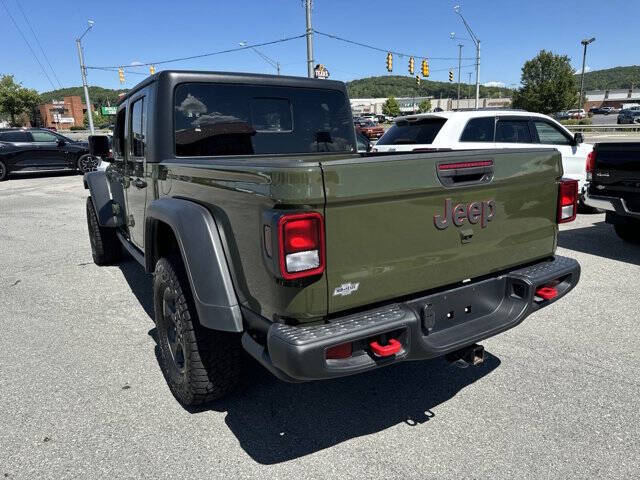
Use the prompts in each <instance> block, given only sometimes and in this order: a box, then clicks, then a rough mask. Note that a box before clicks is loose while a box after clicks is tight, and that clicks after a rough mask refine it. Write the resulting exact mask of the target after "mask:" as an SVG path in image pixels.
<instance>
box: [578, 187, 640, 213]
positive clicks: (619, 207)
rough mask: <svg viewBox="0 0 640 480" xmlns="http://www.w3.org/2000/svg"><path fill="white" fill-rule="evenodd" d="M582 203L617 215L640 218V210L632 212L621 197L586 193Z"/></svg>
mask: <svg viewBox="0 0 640 480" xmlns="http://www.w3.org/2000/svg"><path fill="white" fill-rule="evenodd" d="M584 203H585V204H586V205H589V206H590V207H594V208H599V209H601V210H607V211H609V212H616V213H617V214H618V215H623V216H626V217H633V218H640V212H633V211H631V210H629V207H628V206H627V204H626V202H625V201H624V199H623V198H619V197H603V196H599V195H598V196H596V195H589V194H588V193H587V194H586V195H585V197H584Z"/></svg>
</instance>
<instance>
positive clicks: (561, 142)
mask: <svg viewBox="0 0 640 480" xmlns="http://www.w3.org/2000/svg"><path fill="white" fill-rule="evenodd" d="M531 147H543V148H553V149H556V150H558V151H559V152H560V153H561V154H562V166H563V169H564V175H565V176H566V177H568V178H573V179H575V180H577V181H578V183H579V187H580V192H581V195H582V194H583V193H584V188H585V185H586V172H585V162H586V159H587V155H589V153H590V152H591V150H592V148H593V147H592V145H590V144H588V143H583V142H582V134H580V133H576V134H575V135H574V134H572V133H571V132H570V131H569V130H567V129H566V128H565V127H564V126H563V125H561V124H560V123H558V122H557V121H555V120H554V119H552V118H550V117H548V116H547V115H543V114H541V113H532V112H525V111H517V110H486V111H482V110H470V111H464V112H462V111H460V112H441V113H424V114H419V115H410V116H406V117H401V118H397V119H396V121H395V123H394V124H393V125H392V126H391V128H389V129H388V130H387V132H386V133H385V134H384V135H383V136H382V137H381V138H380V139H379V140H378V142H377V143H376V145H375V147H374V148H373V150H372V151H373V152H410V151H414V150H422V151H424V150H442V149H449V150H467V149H470V148H492V149H494V148H531Z"/></svg>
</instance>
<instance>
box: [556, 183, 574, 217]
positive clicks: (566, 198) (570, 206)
mask: <svg viewBox="0 0 640 480" xmlns="http://www.w3.org/2000/svg"><path fill="white" fill-rule="evenodd" d="M577 213H578V181H577V180H569V179H565V178H563V179H562V180H561V182H560V187H559V189H558V223H567V222H572V221H573V220H575V219H576V214H577Z"/></svg>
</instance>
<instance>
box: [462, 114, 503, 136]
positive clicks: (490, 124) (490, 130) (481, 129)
mask: <svg viewBox="0 0 640 480" xmlns="http://www.w3.org/2000/svg"><path fill="white" fill-rule="evenodd" d="M495 125H496V119H495V117H480V118H472V119H471V120H469V121H468V122H467V125H466V126H465V127H464V130H463V131H462V135H461V136H460V141H461V142H493V136H494V133H495V132H494V130H495Z"/></svg>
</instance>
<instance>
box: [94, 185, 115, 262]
mask: <svg viewBox="0 0 640 480" xmlns="http://www.w3.org/2000/svg"><path fill="white" fill-rule="evenodd" d="M87 228H88V229H89V243H90V244H91V255H92V256H93V261H94V262H95V264H96V265H109V264H111V263H115V262H116V261H118V260H119V259H120V257H121V256H122V245H120V240H118V237H117V236H116V229H115V228H105V227H101V226H100V224H99V223H98V216H97V215H96V209H95V208H94V206H93V200H92V199H91V197H87Z"/></svg>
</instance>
